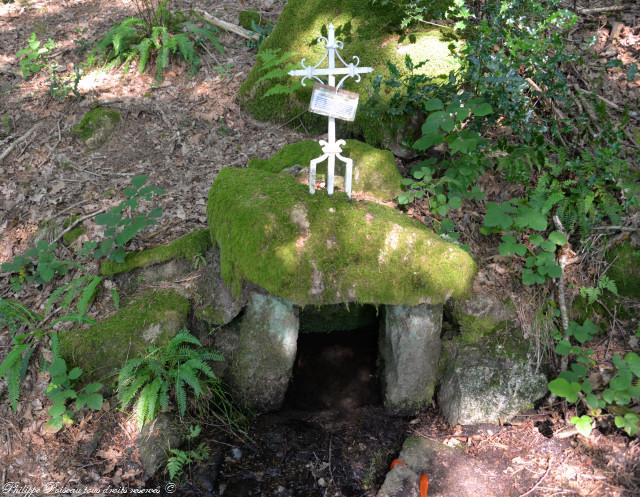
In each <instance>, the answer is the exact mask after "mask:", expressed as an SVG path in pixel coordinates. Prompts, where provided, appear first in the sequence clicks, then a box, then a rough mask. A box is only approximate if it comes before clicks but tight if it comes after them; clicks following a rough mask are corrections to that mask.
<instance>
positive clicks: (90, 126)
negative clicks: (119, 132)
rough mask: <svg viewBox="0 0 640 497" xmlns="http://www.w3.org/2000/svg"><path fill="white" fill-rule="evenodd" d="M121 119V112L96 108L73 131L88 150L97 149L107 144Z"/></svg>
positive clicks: (83, 117) (87, 113)
mask: <svg viewBox="0 0 640 497" xmlns="http://www.w3.org/2000/svg"><path fill="white" fill-rule="evenodd" d="M120 119H121V117H120V112H118V111H117V110H114V109H109V108H107V107H94V108H93V109H91V110H90V111H88V112H86V113H85V114H84V116H82V119H81V120H80V122H79V123H78V124H76V125H75V126H74V127H73V128H72V129H71V131H72V133H73V134H74V135H75V136H77V137H78V138H79V139H80V140H82V141H83V142H84V143H85V145H87V147H88V148H90V149H96V148H99V147H101V146H102V145H103V144H104V143H106V142H107V140H108V139H109V137H110V136H111V134H112V133H113V130H114V129H115V127H116V126H117V124H118V123H119V122H120Z"/></svg>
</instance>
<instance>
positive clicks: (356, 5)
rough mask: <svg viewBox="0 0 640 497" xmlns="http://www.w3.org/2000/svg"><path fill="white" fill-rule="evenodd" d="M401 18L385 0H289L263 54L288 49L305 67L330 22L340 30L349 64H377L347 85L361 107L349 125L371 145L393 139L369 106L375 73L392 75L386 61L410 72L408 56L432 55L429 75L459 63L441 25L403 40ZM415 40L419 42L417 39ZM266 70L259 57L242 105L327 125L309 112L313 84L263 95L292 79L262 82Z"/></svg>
mask: <svg viewBox="0 0 640 497" xmlns="http://www.w3.org/2000/svg"><path fill="white" fill-rule="evenodd" d="M401 17H402V11H401V9H397V8H395V7H393V6H392V5H388V4H385V5H383V2H375V3H372V2H368V1H363V0H289V1H288V2H287V4H286V6H285V8H284V10H283V11H282V14H281V15H280V18H279V19H278V23H277V24H276V26H275V28H274V30H273V32H272V33H271V34H270V35H269V36H268V37H267V39H266V40H265V41H264V43H263V44H262V45H261V47H260V51H261V52H267V51H270V50H279V53H280V54H284V53H287V52H290V53H291V54H292V56H291V59H290V60H291V62H292V63H294V64H296V65H297V64H299V62H300V61H301V60H302V59H305V61H306V64H307V65H313V64H315V63H317V62H319V61H320V59H321V58H322V56H323V54H324V48H325V47H324V44H323V43H318V41H317V38H318V37H319V36H320V35H321V33H324V34H325V35H326V29H327V26H328V25H329V23H333V25H334V26H335V28H336V38H337V39H338V40H341V41H343V42H344V49H343V50H342V51H341V55H342V56H343V58H344V60H345V61H346V62H347V63H350V62H352V57H353V56H357V57H359V60H360V65H361V66H369V67H373V68H374V72H373V73H372V74H365V75H363V76H362V80H361V81H360V82H358V83H356V82H354V81H347V82H346V84H345V88H346V89H348V90H351V91H356V92H358V93H359V94H360V109H359V112H358V115H357V116H356V120H355V122H354V123H353V124H352V125H351V126H350V127H351V128H352V131H354V132H355V133H356V134H360V135H363V136H364V137H365V138H366V141H367V143H371V144H379V143H384V142H385V141H386V138H388V137H389V131H390V127H391V124H392V123H389V122H383V121H381V120H380V119H376V118H375V116H373V115H372V114H371V113H370V112H368V111H367V110H368V109H367V107H368V104H369V98H370V96H371V95H372V93H373V81H374V78H376V77H377V76H381V77H382V78H385V77H388V76H389V69H388V65H387V64H388V63H393V64H395V65H396V66H397V67H398V68H399V70H400V71H401V72H404V71H405V70H406V67H405V57H406V56H407V55H408V56H410V57H411V58H412V60H413V61H414V62H416V63H417V62H419V61H423V60H426V59H428V61H427V63H426V64H425V65H424V66H422V67H421V68H420V69H419V71H420V72H422V73H423V74H427V75H429V76H434V77H437V76H443V75H447V74H448V73H449V72H450V71H451V70H453V69H455V68H456V67H457V66H456V63H455V61H454V59H453V57H452V56H451V55H450V53H449V48H448V46H449V44H450V41H449V40H446V39H445V38H444V36H443V33H442V32H441V31H439V29H437V28H436V29H430V30H425V31H423V32H420V33H415V34H414V36H412V37H406V38H404V39H401V38H400V36H399V35H398V34H397V33H396V30H397V27H398V26H399V25H400V22H401ZM414 40H415V41H414ZM263 74H265V71H263V70H262V69H261V63H260V58H259V57H258V62H257V64H256V66H254V68H253V69H252V71H251V72H250V74H249V76H248V77H247V80H246V81H245V82H244V84H243V85H242V87H241V88H240V101H241V103H242V105H243V106H244V107H245V108H246V109H247V110H248V111H249V112H250V113H251V114H253V115H254V116H255V117H256V118H257V119H260V120H264V121H277V122H293V121H296V118H297V117H298V118H300V119H301V120H302V121H303V122H304V124H305V127H306V128H307V129H312V130H315V131H320V130H323V129H326V118H322V117H319V116H316V115H314V114H311V113H308V112H306V113H305V111H306V110H307V109H308V106H309V99H310V95H311V87H312V86H313V84H312V83H307V84H306V86H305V87H303V88H301V89H300V90H298V91H296V92H295V93H293V94H290V95H285V94H280V95H273V96H269V97H265V98H263V95H264V94H265V92H266V91H267V90H268V89H269V88H271V87H272V86H274V85H275V84H278V83H279V84H284V85H292V84H293V79H292V78H291V77H289V76H284V77H283V78H282V79H281V80H277V81H275V80H268V81H261V82H260V81H259V79H260V78H261V76H262V75H263Z"/></svg>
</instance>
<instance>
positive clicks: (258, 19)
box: [238, 10, 266, 29]
mask: <svg viewBox="0 0 640 497" xmlns="http://www.w3.org/2000/svg"><path fill="white" fill-rule="evenodd" d="M238 23H239V24H240V26H242V27H243V28H245V29H253V27H254V25H255V26H264V25H265V24H266V23H265V22H264V21H263V20H262V15H261V14H260V12H258V11H257V10H242V11H240V13H239V14H238Z"/></svg>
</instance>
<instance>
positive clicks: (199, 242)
mask: <svg viewBox="0 0 640 497" xmlns="http://www.w3.org/2000/svg"><path fill="white" fill-rule="evenodd" d="M210 247H211V237H210V235H209V230H207V229H198V230H195V231H193V232H191V233H188V234H186V235H184V236H181V237H180V238H177V239H176V240H174V241H172V242H169V243H166V244H164V245H158V246H157V247H152V248H149V249H146V250H142V251H140V252H130V253H128V254H127V256H126V258H125V261H124V262H120V263H119V262H113V261H109V260H107V261H104V262H103V263H102V264H101V265H100V273H101V274H102V275H104V276H114V275H116V274H119V273H126V272H129V271H133V270H134V269H140V268H144V267H147V266H151V265H154V264H160V263H163V262H167V261H170V260H173V259H184V260H187V261H189V262H192V260H193V258H194V257H196V256H198V255H204V254H205V253H206V251H207V250H208V249H209V248H210Z"/></svg>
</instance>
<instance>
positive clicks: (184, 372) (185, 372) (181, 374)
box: [177, 364, 202, 397]
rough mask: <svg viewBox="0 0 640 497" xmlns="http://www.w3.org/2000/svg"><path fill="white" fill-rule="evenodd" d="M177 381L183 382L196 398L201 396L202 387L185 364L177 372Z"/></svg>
mask: <svg viewBox="0 0 640 497" xmlns="http://www.w3.org/2000/svg"><path fill="white" fill-rule="evenodd" d="M177 379H178V380H181V381H184V382H185V383H186V384H187V385H189V386H190V387H191V389H192V390H193V393H195V394H196V397H200V395H202V387H201V386H200V380H199V379H198V377H197V376H196V374H195V372H194V371H193V369H191V367H189V366H188V365H187V364H183V365H182V366H181V367H180V369H179V370H178V375H177Z"/></svg>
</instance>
